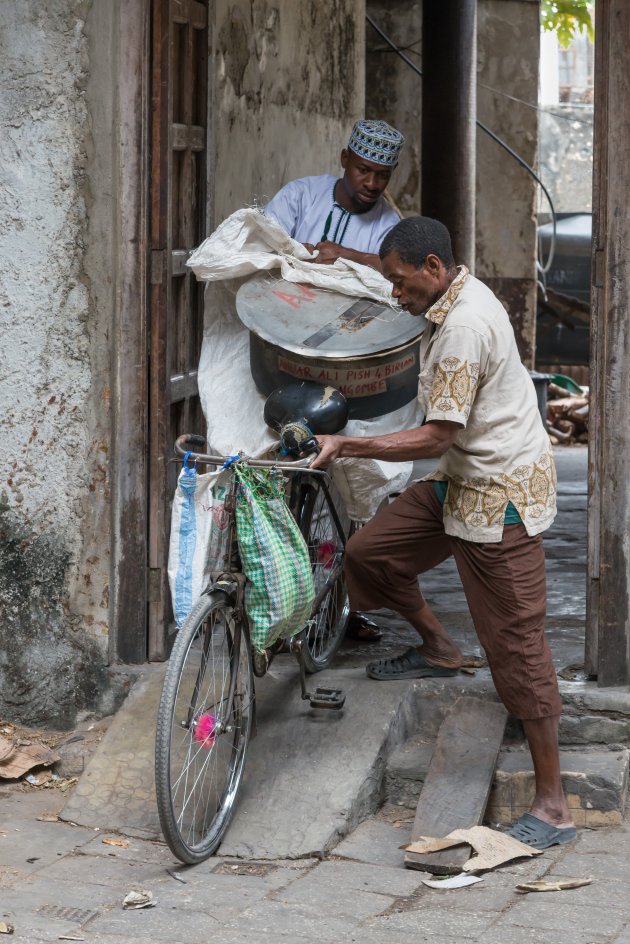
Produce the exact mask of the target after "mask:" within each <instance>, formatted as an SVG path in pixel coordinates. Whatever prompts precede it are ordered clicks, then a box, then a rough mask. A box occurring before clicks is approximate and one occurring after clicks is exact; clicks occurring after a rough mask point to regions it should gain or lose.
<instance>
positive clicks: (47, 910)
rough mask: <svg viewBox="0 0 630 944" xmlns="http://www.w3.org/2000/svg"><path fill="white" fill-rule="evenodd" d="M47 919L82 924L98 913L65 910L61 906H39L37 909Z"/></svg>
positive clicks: (73, 909) (75, 909)
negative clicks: (46, 916) (59, 919)
mask: <svg viewBox="0 0 630 944" xmlns="http://www.w3.org/2000/svg"><path fill="white" fill-rule="evenodd" d="M37 910H38V911H40V912H41V913H42V914H45V915H48V917H49V918H61V919H62V920H64V921H76V923H77V924H83V923H84V922H85V921H89V920H90V918H95V917H96V916H97V914H98V911H88V910H87V908H65V907H64V906H62V905H40V907H39V908H38V909H37Z"/></svg>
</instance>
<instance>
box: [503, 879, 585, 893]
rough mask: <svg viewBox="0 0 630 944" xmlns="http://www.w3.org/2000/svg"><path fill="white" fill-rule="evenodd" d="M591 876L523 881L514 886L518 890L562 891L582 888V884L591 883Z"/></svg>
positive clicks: (524, 891) (525, 891)
mask: <svg viewBox="0 0 630 944" xmlns="http://www.w3.org/2000/svg"><path fill="white" fill-rule="evenodd" d="M592 884H593V879H592V878H561V879H556V880H554V879H540V880H539V881H537V882H523V883H522V884H521V885H517V886H516V890H517V891H518V892H523V893H524V894H527V892H563V891H565V889H568V888H582V886H583V885H592Z"/></svg>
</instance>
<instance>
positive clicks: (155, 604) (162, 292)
mask: <svg viewBox="0 0 630 944" xmlns="http://www.w3.org/2000/svg"><path fill="white" fill-rule="evenodd" d="M151 50H152V96H151V97H152V119H151V207H150V214H151V223H150V239H151V312H150V341H149V359H150V366H149V493H148V495H149V499H148V504H149V579H148V607H149V634H148V636H149V638H148V657H149V660H161V659H165V658H166V657H167V656H168V652H169V627H171V626H172V610H171V603H170V596H169V592H168V584H167V577H166V566H167V558H168V532H169V520H170V507H171V499H172V495H173V492H174V490H175V485H176V480H177V473H178V469H179V467H178V466H177V465H176V464H175V463H173V462H172V461H171V459H172V457H173V443H174V441H175V438H176V437H177V436H179V435H180V434H181V433H184V432H201V433H204V432H205V428H204V422H203V416H202V413H201V407H200V403H199V396H198V388H197V366H198V363H199V354H200V350H201V338H202V332H203V285H199V284H198V283H197V282H196V281H195V278H194V276H193V275H192V274H191V273H190V272H189V271H188V270H187V269H186V259H187V258H188V255H189V253H190V251H191V250H192V249H194V248H195V246H197V245H199V243H200V242H201V240H202V239H203V238H204V237H205V235H206V216H207V213H206V179H207V127H208V122H207V102H208V95H207V85H208V82H207V76H208V0H152V36H151Z"/></svg>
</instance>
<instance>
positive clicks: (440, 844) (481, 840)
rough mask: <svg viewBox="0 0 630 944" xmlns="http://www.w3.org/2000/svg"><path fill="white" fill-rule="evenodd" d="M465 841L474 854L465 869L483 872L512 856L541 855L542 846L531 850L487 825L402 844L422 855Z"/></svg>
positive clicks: (512, 857)
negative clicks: (406, 844)
mask: <svg viewBox="0 0 630 944" xmlns="http://www.w3.org/2000/svg"><path fill="white" fill-rule="evenodd" d="M462 843H465V844H467V845H469V846H472V847H473V849H474V850H475V852H476V853H477V855H475V856H473V858H472V859H470V860H469V861H468V862H465V863H464V866H463V870H464V872H486V871H487V870H488V869H495V868H496V867H497V866H498V865H503V864H504V863H505V862H510V861H511V860H512V859H521V858H522V857H523V856H536V855H542V850H541V849H533V848H532V847H531V846H527V845H525V843H524V842H520V841H519V840H518V839H514V837H513V836H508V835H507V834H506V833H499V832H497V831H496V830H495V829H489V828H488V826H473V827H471V829H454V830H453V832H451V833H449V834H448V836H444V838H443V839H434V838H432V837H423V838H422V839H418V840H414V841H413V842H411V843H410V844H409V845H408V846H405V849H406V850H407V852H416V853H419V854H421V855H425V854H426V853H431V852H439V851H441V850H442V849H450V848H451V846H459V845H461V844H462Z"/></svg>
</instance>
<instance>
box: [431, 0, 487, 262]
mask: <svg viewBox="0 0 630 944" xmlns="http://www.w3.org/2000/svg"><path fill="white" fill-rule="evenodd" d="M422 49H423V52H422V62H423V69H422V71H423V76H422V212H423V214H424V215H425V216H431V217H434V218H435V219H438V220H441V221H442V223H444V225H445V226H446V227H447V228H448V230H449V232H450V234H451V239H452V241H453V252H454V255H455V261H456V262H457V263H458V264H459V263H465V264H466V265H467V266H468V267H469V269H470V270H471V271H474V265H475V193H476V182H475V150H476V147H475V141H476V127H475V120H476V115H477V95H476V78H477V75H476V73H477V0H424V4H423V12H422Z"/></svg>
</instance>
